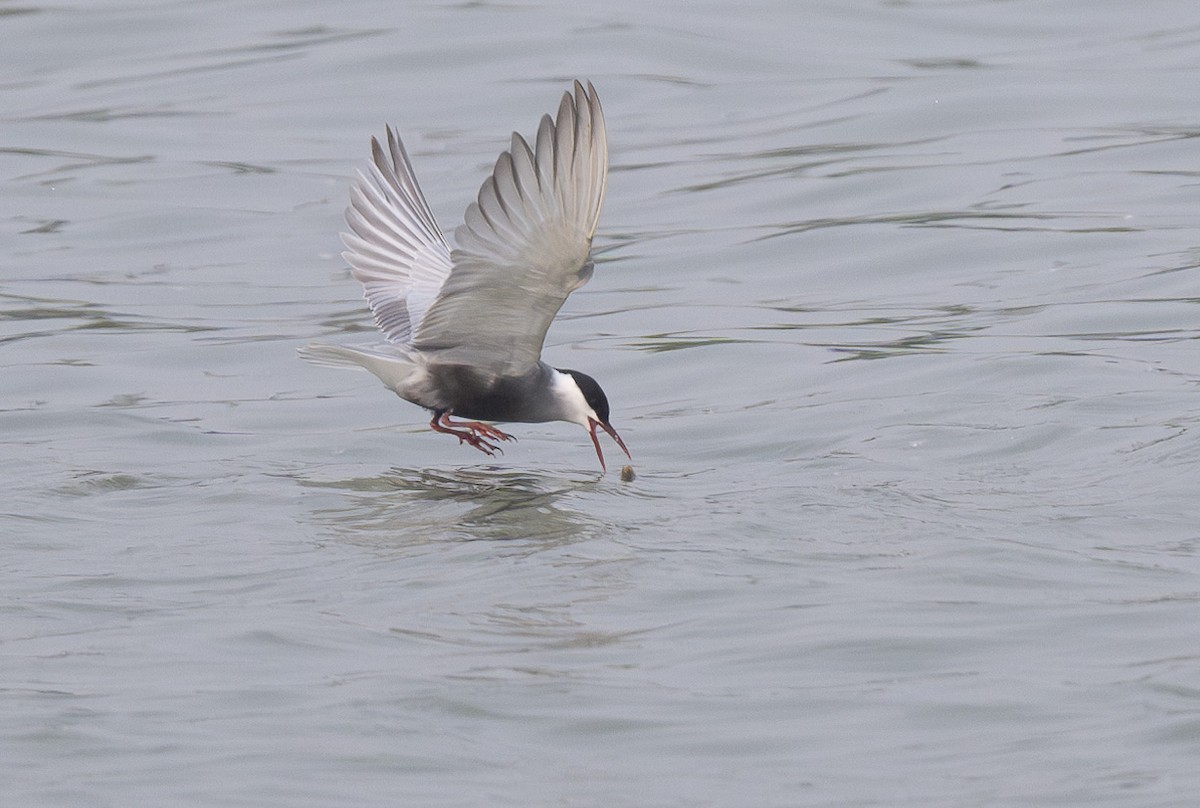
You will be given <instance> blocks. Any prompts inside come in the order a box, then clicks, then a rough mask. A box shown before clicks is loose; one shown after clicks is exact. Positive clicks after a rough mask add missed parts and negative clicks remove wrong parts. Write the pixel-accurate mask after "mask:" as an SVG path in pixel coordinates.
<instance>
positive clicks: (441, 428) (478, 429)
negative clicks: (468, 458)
mask: <svg viewBox="0 0 1200 808" xmlns="http://www.w3.org/2000/svg"><path fill="white" fill-rule="evenodd" d="M429 425H430V426H431V427H433V428H434V429H435V430H436V431H438V432H445V433H446V434H447V435H453V436H454V437H456V438H458V442H459V444H460V445H461V444H463V443H466V444H470V445H471V446H473V447H475V448H476V449H478V450H479V451H481V452H483V453H484V454H485V455H487V456H488V457H495V456H496V452H499V453H500V454H504V450H503V449H501V448H500V447H499V446H498V445H496V444H495V443H493V442H492V441H507V440H516V438H515V437H513V436H512V435H510V434H508V433H507V432H502V431H501V430H499V429H497V428H496V427H494V426H492V425H491V424H485V423H483V422H482V421H451V420H450V413H448V412H444V413H439V414H437V415H435V416H434V417H433V419H432V420H431V421H430V422H429Z"/></svg>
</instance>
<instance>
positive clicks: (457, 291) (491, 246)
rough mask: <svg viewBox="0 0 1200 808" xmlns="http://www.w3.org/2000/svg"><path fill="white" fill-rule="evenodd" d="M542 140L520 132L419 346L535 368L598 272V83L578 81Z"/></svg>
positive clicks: (488, 186)
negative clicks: (574, 297) (553, 331)
mask: <svg viewBox="0 0 1200 808" xmlns="http://www.w3.org/2000/svg"><path fill="white" fill-rule="evenodd" d="M573 89H574V92H573V93H571V92H567V93H564V94H563V98H562V101H561V103H560V104H559V106H558V114H557V116H556V117H555V118H554V119H551V118H550V116H549V115H546V116H543V117H542V119H541V123H540V124H539V126H538V131H537V136H536V138H535V141H534V145H533V146H532V147H530V145H529V143H528V142H527V141H526V140H525V139H524V138H523V137H521V136H520V135H519V134H516V133H514V134H513V136H512V142H511V146H510V148H509V150H508V151H506V152H504V153H502V154H501V155H500V157H499V159H497V161H496V165H495V168H494V169H493V171H492V175H491V176H490V177H488V178H487V180H485V181H484V183H483V185H482V187H481V188H480V189H479V194H478V196H477V198H476V201H475V202H472V203H471V204H470V205H469V206H468V207H467V211H466V214H465V216H464V222H463V224H462V225H461V226H460V227H459V228H458V229H457V230H456V231H455V233H454V239H455V245H456V247H455V249H454V251H453V252H452V253H451V260H452V261H453V269H452V270H451V271H450V275H449V277H447V278H446V280H445V283H444V284H443V285H442V287H441V290H440V291H439V292H438V294H437V298H436V299H435V300H434V302H433V304H432V305H431V306H430V307H429V309H428V311H427V312H425V317H424V319H423V320H422V321H421V323H420V325H419V327H418V328H416V329H415V331H414V334H415V337H414V339H413V345H414V346H415V347H416V348H418V349H419V350H421V351H424V352H428V353H431V354H434V353H436V354H440V355H442V357H443V358H445V359H446V360H448V361H464V362H469V363H470V364H472V365H475V366H479V367H486V368H489V369H490V370H492V371H493V372H495V373H499V374H502V375H507V374H517V373H521V372H524V371H526V370H528V369H529V368H531V367H532V366H533V365H535V364H536V363H537V362H538V360H539V358H540V356H541V351H542V343H543V342H544V340H545V337H546V331H547V329H548V328H549V327H550V323H551V321H553V319H554V316H555V314H557V313H558V310H559V309H560V308H562V304H563V301H565V300H566V298H567V295H569V294H570V293H571V292H572V291H574V290H575V289H577V288H578V287H580V286H582V285H583V284H584V283H586V282H587V279H588V278H589V277H590V276H591V271H592V264H591V261H590V260H589V252H590V250H591V243H592V235H593V234H594V233H595V230H596V225H597V223H598V222H599V218H600V207H601V205H602V203H603V201H604V191H605V184H606V181H607V173H608V145H607V139H606V136H605V131H604V115H603V112H602V111H601V109H600V101H599V99H598V98H597V96H596V90H595V88H594V87H592V85H591V84H590V83H589V84H588V85H587V86H586V87H585V86H584V85H582V84H580V83H579V82H575V85H574V88H573Z"/></svg>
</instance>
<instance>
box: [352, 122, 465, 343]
mask: <svg viewBox="0 0 1200 808" xmlns="http://www.w3.org/2000/svg"><path fill="white" fill-rule="evenodd" d="M387 141H388V142H387V145H388V150H387V153H385V152H384V150H383V147H382V146H380V145H379V141H378V140H376V139H375V138H371V155H372V158H373V159H372V164H371V167H370V169H369V171H368V173H367V174H364V173H363V172H361V171H360V172H358V179H357V180H356V181H355V183H354V184H353V185H352V186H351V187H350V207H348V208H346V224H348V225H349V226H350V232H349V233H343V234H342V241H343V242H345V244H346V248H347V249H346V252H344V253H342V257H343V258H345V259H346V262H347V263H348V264H350V269H351V272H352V274H353V275H354V277H355V278H357V279H358V281H359V282H360V283H362V285H363V288H364V289H365V292H366V298H367V302H368V303H369V304H370V306H371V311H372V313H374V315H375V322H376V324H378V326H379V329H380V330H381V331H383V333H384V335H385V336H386V337H387V338H388V340H389V341H390V342H396V343H401V344H405V343H409V342H411V341H412V335H413V334H414V333H416V331H417V329H418V327H419V326H420V324H421V319H422V318H423V317H424V316H425V313H426V311H427V310H428V309H429V306H430V304H431V303H433V300H434V298H435V297H436V296H437V293H438V291H439V290H440V289H441V288H442V284H443V283H444V282H445V280H446V277H447V276H448V275H449V274H450V269H451V266H452V264H451V260H450V246H449V245H448V244H446V237H445V236H443V235H442V231H441V230H439V229H438V226H437V222H435V221H434V219H433V213H432V212H430V210H429V204H428V203H427V202H426V201H425V196H424V194H422V193H421V186H420V185H418V184H417V178H416V175H415V174H413V169H412V164H411V163H410V162H409V160H408V152H406V151H405V150H404V144H403V143H402V142H401V141H400V138H399V136H398V135H396V133H395V132H393V131H392V128H391V127H388V130H387ZM389 156H390V158H391V159H390V161H389V159H388V158H389Z"/></svg>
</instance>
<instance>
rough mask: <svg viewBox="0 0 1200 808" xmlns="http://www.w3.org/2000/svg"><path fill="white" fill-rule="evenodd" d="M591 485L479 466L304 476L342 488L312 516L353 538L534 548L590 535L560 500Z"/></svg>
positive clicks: (592, 525)
mask: <svg viewBox="0 0 1200 808" xmlns="http://www.w3.org/2000/svg"><path fill="white" fill-rule="evenodd" d="M595 484H596V481H595V477H594V476H590V477H579V478H567V477H564V476H563V475H562V474H561V473H553V474H551V473H547V474H538V473H536V472H530V471H508V470H500V469H494V468H478V467H477V468H471V469H449V470H448V469H444V468H439V469H436V470H431V469H416V468H399V467H396V468H392V469H389V470H388V471H386V472H383V473H381V474H379V475H376V476H372V477H354V478H348V479H343V480H326V481H314V480H307V481H305V482H304V485H306V486H308V487H316V488H323V489H336V490H341V491H343V492H345V494H346V496H345V497H343V498H341V501H340V502H339V503H338V504H336V505H330V506H326V507H320V508H318V509H316V510H314V512H313V515H314V516H315V517H316V518H317V519H318V520H320V521H322V522H324V523H325V524H326V525H327V526H328V527H329V529H330V530H332V531H333V532H335V533H336V534H338V535H339V536H341V537H343V538H346V539H349V540H352V541H355V542H365V543H371V544H379V543H381V542H382V543H391V544H394V543H401V544H406V545H407V544H414V543H415V544H424V543H429V542H438V541H470V540H480V539H486V540H524V541H526V542H533V543H534V544H535V545H537V546H539V547H545V546H548V545H549V546H553V545H558V544H562V543H566V542H569V541H571V540H573V539H575V538H578V537H580V536H586V535H591V534H593V533H594V532H595V531H596V530H597V529H599V528H600V527H601V526H600V525H599V524H598V523H597V522H595V521H594V520H593V519H591V518H590V517H588V516H585V515H584V514H582V513H579V512H577V511H575V510H572V509H569V508H564V507H563V506H562V500H563V499H564V498H565V497H567V496H569V495H570V494H572V493H575V492H578V491H581V490H586V489H587V488H588V487H590V486H593V485H595Z"/></svg>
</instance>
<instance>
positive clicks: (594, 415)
mask: <svg viewBox="0 0 1200 808" xmlns="http://www.w3.org/2000/svg"><path fill="white" fill-rule="evenodd" d="M558 372H559V373H562V374H564V376H566V377H567V378H568V379H569V380H570V382H568V383H567V384H566V386H567V387H568V388H570V387H574V388H575V389H574V390H569V392H568V397H569V398H570V399H571V400H572V406H571V407H570V414H569V416H568V417H567V418H566V419H565V420H568V421H571V422H573V423H577V424H579V425H580V426H582V427H583V428H584V429H586V430H587V431H588V434H589V435H591V436H592V445H593V446H595V447H596V457H598V458H599V459H600V468H601V469H602V470H604V471H607V470H608V469H607V467H606V466H605V465H604V453H603V452H601V451H600V440H599V438H597V437H596V427H599V428H600V429H603V430H604V431H605V432H607V433H608V434H609V435H610V436H611V437H612V439H613V440H615V441H616V442H617V445H618V446H620V447H621V451H622V452H624V453H625V456H626V457H628V458H629V459H630V460H632V459H633V455H631V454H629V450H628V449H626V448H625V441H623V440H621V436H620V435H618V434H617V430H615V429H613V428H612V424H610V423H609V422H608V396H606V395H604V391H603V390H601V389H600V385H599V384H598V383H597V382H596V380H595V379H593V378H592V377H591V376H589V375H587V374H586V373H580V372H579V371H578V370H559V371H558ZM571 382H573V384H571Z"/></svg>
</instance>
